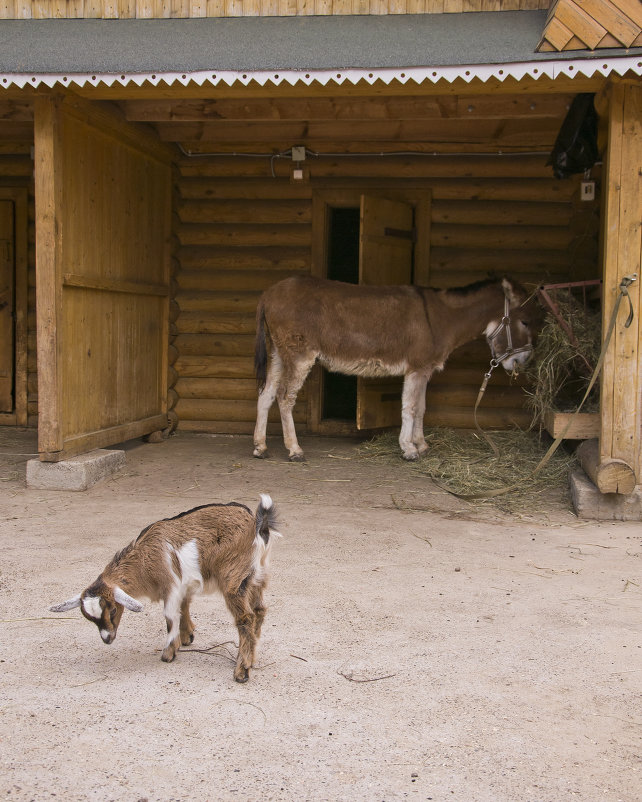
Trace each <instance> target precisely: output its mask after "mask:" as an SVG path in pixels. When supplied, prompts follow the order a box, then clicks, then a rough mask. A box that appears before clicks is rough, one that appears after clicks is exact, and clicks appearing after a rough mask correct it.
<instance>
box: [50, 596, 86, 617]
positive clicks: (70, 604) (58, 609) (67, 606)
mask: <svg viewBox="0 0 642 802" xmlns="http://www.w3.org/2000/svg"><path fill="white" fill-rule="evenodd" d="M76 607H80V593H79V594H78V595H77V596H74V597H73V599H67V601H66V602H63V603H62V604H56V605H54V606H53V607H50V608H49V610H50V611H51V612H52V613H66V612H67V610H73V609H74V608H76Z"/></svg>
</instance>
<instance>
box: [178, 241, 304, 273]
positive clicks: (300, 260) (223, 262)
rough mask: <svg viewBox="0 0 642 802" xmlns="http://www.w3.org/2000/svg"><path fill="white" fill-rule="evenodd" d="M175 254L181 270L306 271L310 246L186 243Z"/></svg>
mask: <svg viewBox="0 0 642 802" xmlns="http://www.w3.org/2000/svg"><path fill="white" fill-rule="evenodd" d="M178 257H179V259H180V264H181V266H182V268H183V269H184V270H208V271H216V270H238V271H241V270H283V271H288V272H292V273H294V272H309V270H310V261H311V257H310V249H309V248H305V247H301V248H292V247H289V246H278V245H277V246H273V247H265V248H262V247H249V248H248V247H246V246H235V247H229V248H226V247H217V248H211V247H209V246H207V245H186V246H184V247H182V248H180V249H179V251H178Z"/></svg>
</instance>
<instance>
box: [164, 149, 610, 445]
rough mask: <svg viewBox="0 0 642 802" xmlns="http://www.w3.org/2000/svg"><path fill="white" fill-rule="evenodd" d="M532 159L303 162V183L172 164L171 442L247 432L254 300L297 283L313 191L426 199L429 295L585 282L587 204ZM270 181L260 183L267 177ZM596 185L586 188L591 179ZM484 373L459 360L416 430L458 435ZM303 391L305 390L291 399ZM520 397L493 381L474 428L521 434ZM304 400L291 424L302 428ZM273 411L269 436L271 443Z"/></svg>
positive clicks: (478, 351) (591, 217) (253, 163)
mask: <svg viewBox="0 0 642 802" xmlns="http://www.w3.org/2000/svg"><path fill="white" fill-rule="evenodd" d="M545 162H546V156H545V154H541V155H537V156H533V155H525V156H517V155H506V156H495V157H488V156H478V157H475V156H474V154H473V155H470V156H466V157H461V156H454V155H453V156H448V155H445V156H437V157H430V156H421V155H417V156H412V155H404V156H403V157H401V156H390V157H381V156H377V155H374V154H373V155H372V156H360V157H358V158H357V157H355V156H350V155H349V154H346V155H345V156H333V157H327V158H318V159H312V160H310V166H309V169H310V174H311V181H310V182H309V183H304V184H294V183H291V181H290V177H289V174H290V163H289V162H288V161H286V160H277V161H275V162H273V163H272V164H270V159H269V158H267V157H266V158H265V159H258V158H249V157H243V156H232V155H229V156H227V157H225V156H220V155H219V156H212V157H204V156H202V157H199V158H187V157H186V158H183V159H181V160H180V162H179V164H178V170H177V182H178V184H177V196H178V201H177V208H176V210H175V211H176V216H177V229H176V230H177V235H178V239H179V242H180V247H179V251H178V261H179V264H180V269H179V272H178V274H177V276H176V282H177V288H178V289H177V293H176V301H177V303H178V306H179V307H180V314H179V316H178V318H177V321H176V327H177V332H178V336H177V337H176V340H175V346H176V348H177V349H178V352H179V356H178V359H177V360H176V362H175V365H174V367H175V369H176V371H177V376H178V380H177V383H176V386H175V389H176V391H177V393H178V402H177V404H176V412H177V413H178V417H179V424H178V425H179V428H180V429H185V430H200V431H210V432H229V433H250V432H251V431H252V429H253V426H254V418H255V401H256V390H255V387H254V380H253V352H254V337H253V333H254V312H255V306H256V302H257V300H258V297H259V295H260V293H261V291H262V290H263V289H265V288H266V287H267V286H269V285H270V284H272V283H274V282H276V281H278V280H280V279H282V278H284V277H285V276H288V275H292V274H297V273H307V272H311V270H312V265H311V254H310V247H311V242H312V235H313V232H312V230H311V222H310V221H311V205H312V198H313V193H314V192H315V187H316V186H323V188H325V189H327V188H328V186H331V185H332V183H333V182H337V183H339V184H341V185H342V186H343V185H345V184H346V182H348V183H350V185H351V186H356V187H362V188H363V191H367V189H368V187H369V185H374V184H377V182H379V183H380V180H381V179H388V180H390V179H394V180H395V181H396V182H398V184H399V186H403V182H404V179H425V180H427V182H428V184H429V186H430V189H431V191H432V211H431V226H430V229H431V242H430V266H429V276H430V284H431V285H432V286H436V287H449V286H456V285H463V284H466V283H469V282H472V281H475V280H478V279H480V278H484V277H486V276H487V275H488V274H495V275H502V274H504V273H507V274H509V275H511V276H514V277H515V278H517V279H519V280H521V281H523V282H525V283H528V284H530V285H531V286H534V285H536V284H538V283H541V282H553V281H569V280H576V279H582V278H589V277H591V278H594V277H596V275H597V236H598V216H599V210H598V204H597V202H596V203H581V202H580V201H579V178H578V179H577V180H576V179H570V180H566V181H557V180H555V179H553V178H552V177H551V169H550V167H547V166H546V165H545ZM272 170H274V177H272ZM596 177H598V178H599V176H597V175H596ZM488 360H489V354H488V349H487V346H486V344H485V342H483V340H479V341H476V342H475V343H473V344H470V345H469V346H466V347H464V348H463V349H460V351H459V352H457V353H456V354H455V355H453V357H452V359H451V361H450V362H449V364H448V366H447V368H446V370H445V371H444V372H443V373H442V374H439V375H438V376H436V377H435V378H434V379H433V381H432V382H431V384H430V385H429V391H428V411H427V417H426V420H427V423H428V424H431V425H454V426H471V425H472V409H473V406H474V402H475V398H476V395H477V390H478V388H479V384H480V382H481V379H482V378H483V373H484V372H485V370H486V369H487V366H488ZM304 391H305V388H304ZM523 398H524V396H523V391H522V389H521V388H520V387H518V386H510V384H509V381H508V379H507V377H505V376H503V375H500V372H499V371H498V372H497V373H496V374H495V375H494V376H493V381H492V382H491V385H490V387H489V389H488V390H487V393H486V396H485V399H484V403H483V405H482V410H481V412H480V416H479V417H480V421H481V422H482V423H483V425H485V426H491V427H502V426H506V425H510V424H512V423H518V424H519V425H526V424H527V423H528V415H527V414H525V413H524V411H523V410H522V403H523ZM306 407H307V404H306V397H305V395H304V394H303V395H302V396H301V397H300V398H299V401H298V403H297V406H296V409H295V420H297V421H299V422H300V423H302V424H305V422H306V419H307V418H306ZM277 421H278V413H277V411H276V409H273V411H272V416H271V423H270V428H271V430H272V431H273V432H277V431H278V430H279V428H280V425H279V424H277Z"/></svg>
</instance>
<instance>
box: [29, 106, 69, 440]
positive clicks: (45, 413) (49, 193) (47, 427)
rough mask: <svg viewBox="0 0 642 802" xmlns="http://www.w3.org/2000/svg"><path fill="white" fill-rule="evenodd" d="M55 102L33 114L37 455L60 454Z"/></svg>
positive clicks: (59, 236)
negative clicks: (43, 453)
mask: <svg viewBox="0 0 642 802" xmlns="http://www.w3.org/2000/svg"><path fill="white" fill-rule="evenodd" d="M60 102H61V101H60V98H58V97H56V96H54V95H46V96H39V97H37V98H36V102H35V109H34V171H35V198H36V308H37V333H38V347H37V353H38V451H40V452H41V453H42V452H57V451H62V448H63V431H62V425H61V421H62V415H61V412H62V402H63V387H62V383H61V381H60V367H59V366H60V360H61V353H60V337H59V336H58V330H59V326H60V316H61V313H62V278H61V277H62V264H61V261H62V241H63V237H64V232H63V231H61V230H60V229H61V225H62V221H61V220H59V219H58V215H57V210H58V209H59V208H60V207H61V205H62V181H63V176H62V160H61V156H60V154H61V147H60V138H61V132H60V115H59V113H58V106H59V104H60Z"/></svg>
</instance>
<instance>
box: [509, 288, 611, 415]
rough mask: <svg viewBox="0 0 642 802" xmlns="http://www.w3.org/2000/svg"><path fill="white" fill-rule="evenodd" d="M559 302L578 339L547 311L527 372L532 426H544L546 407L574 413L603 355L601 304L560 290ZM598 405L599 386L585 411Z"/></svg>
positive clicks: (564, 316)
mask: <svg viewBox="0 0 642 802" xmlns="http://www.w3.org/2000/svg"><path fill="white" fill-rule="evenodd" d="M556 303H557V306H558V308H559V311H560V313H561V316H562V318H563V319H564V320H565V321H566V322H567V323H568V324H569V326H570V328H571V330H572V332H573V337H574V340H575V342H573V341H572V339H571V338H570V337H569V335H568V334H567V332H566V331H564V329H563V328H562V326H561V325H560V324H559V322H558V321H557V319H556V318H555V316H554V315H553V314H552V313H550V312H549V313H548V315H547V316H546V320H545V323H544V326H543V327H542V330H541V332H540V335H539V337H538V340H537V343H536V345H535V352H534V355H533V359H532V360H531V361H530V363H529V364H528V366H527V367H526V370H525V371H524V373H525V376H526V378H527V380H528V381H529V384H530V385H531V388H532V389H530V390H526V393H527V396H528V398H527V400H526V406H527V408H528V409H529V410H530V411H531V412H532V413H533V425H534V426H538V425H539V426H540V427H541V425H542V422H543V418H544V414H545V412H546V411H547V410H549V409H550V410H553V411H556V412H574V411H575V410H576V409H577V408H578V406H579V404H580V402H581V400H582V398H583V397H584V393H585V392H586V388H587V387H588V384H589V381H590V379H591V376H592V375H593V371H594V370H595V366H596V365H597V361H598V359H599V355H600V347H601V332H602V319H601V311H600V309H599V306H598V307H597V308H595V307H594V306H591V305H587V304H582V303H580V302H578V301H577V300H576V299H575V298H574V297H573V296H572V295H571V293H570V292H569V293H560V294H559V297H557V298H556ZM598 408H599V385H598V384H596V385H595V386H594V387H593V389H592V390H591V393H590V395H589V397H588V398H587V399H586V401H585V403H584V406H583V407H582V411H584V412H595V411H597V410H598Z"/></svg>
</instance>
